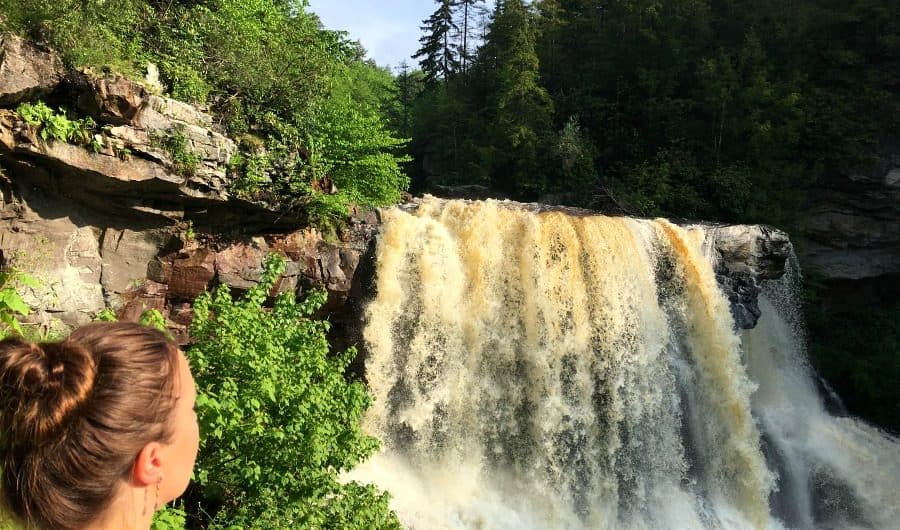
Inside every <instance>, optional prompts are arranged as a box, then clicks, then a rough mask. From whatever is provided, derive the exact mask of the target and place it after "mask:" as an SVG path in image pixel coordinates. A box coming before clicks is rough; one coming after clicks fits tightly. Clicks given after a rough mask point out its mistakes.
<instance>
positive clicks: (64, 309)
mask: <svg viewBox="0 0 900 530" xmlns="http://www.w3.org/2000/svg"><path fill="white" fill-rule="evenodd" d="M0 43H2V50H0V107H6V108H0V156H2V158H0V168H2V174H0V175H2V177H0V262H2V263H0V265H2V266H6V267H9V266H15V267H17V268H19V269H22V270H26V271H28V272H29V273H32V274H33V275H35V276H37V277H38V278H39V279H40V280H41V281H42V284H43V287H42V288H40V289H35V290H33V291H32V292H30V293H28V297H29V298H30V302H31V303H32V305H33V306H35V307H40V308H43V310H42V312H40V313H39V314H37V315H36V316H35V322H34V324H36V325H45V326H48V325H50V323H51V322H61V323H63V324H65V325H66V326H77V325H80V324H84V323H86V322H88V321H90V320H91V319H92V317H93V316H94V315H95V314H96V313H98V312H99V311H101V310H103V309H104V308H107V307H110V308H113V309H114V310H116V311H117V312H118V313H119V317H120V318H124V319H136V318H137V317H138V316H139V315H140V314H141V313H142V312H143V311H144V310H146V309H151V308H152V309H158V310H160V311H162V312H163V313H164V314H165V315H166V316H167V317H168V318H169V319H170V321H171V325H172V329H173V330H174V331H175V332H176V334H178V336H179V337H180V338H181V339H183V340H186V327H187V325H188V324H189V323H190V320H191V316H192V315H191V310H190V303H191V301H192V300H193V299H194V298H195V297H196V296H197V295H198V294H200V293H201V292H203V291H204V290H207V289H210V288H213V287H214V286H216V285H219V284H227V285H230V286H232V287H233V288H235V289H239V290H240V289H246V288H248V287H250V286H251V285H253V284H254V283H255V282H257V281H258V280H259V277H260V274H261V272H262V264H263V261H264V257H265V255H266V254H267V253H269V252H278V253H281V254H282V255H284V256H285V257H286V258H287V260H288V264H287V271H286V273H285V276H284V278H283V279H282V281H281V283H280V285H279V286H278V289H279V290H281V291H295V292H300V291H302V290H304V289H306V288H309V287H311V286H314V285H318V286H324V287H325V288H327V289H328V291H329V295H330V296H329V305H328V307H326V310H327V311H331V312H333V313H334V317H335V318H336V320H338V321H339V322H343V324H340V325H339V327H343V328H344V331H343V333H345V334H346V335H347V336H346V337H344V338H343V340H341V339H340V338H339V339H338V340H339V342H346V343H347V344H345V345H349V342H353V339H352V330H351V328H353V327H354V326H355V327H359V326H358V315H359V308H360V300H362V299H364V298H365V297H366V296H367V292H368V291H367V290H370V287H368V283H369V282H368V281H367V280H368V279H371V277H372V275H373V274H374V268H373V267H372V266H371V260H370V259H369V258H371V254H370V252H371V250H372V248H373V242H374V238H375V236H376V234H377V232H378V229H379V217H378V212H375V211H359V212H356V213H355V215H353V216H352V218H351V220H350V222H349V224H348V226H347V227H346V228H345V229H343V230H342V231H340V232H339V233H338V234H337V237H336V238H331V239H329V240H326V238H324V237H323V236H322V234H320V233H319V232H318V231H317V230H315V229H314V228H309V227H304V219H303V215H302V212H285V211H276V210H274V209H270V208H268V207H266V206H264V205H260V204H255V203H251V202H248V201H244V200H241V199H238V198H235V197H232V196H230V195H229V193H228V186H227V183H228V179H229V175H228V173H227V171H226V164H227V162H228V159H229V158H230V157H231V156H232V155H233V154H234V152H235V143H234V142H233V141H232V140H231V139H229V138H228V137H227V136H225V135H224V134H223V131H221V130H218V128H217V126H216V124H215V120H214V118H213V116H211V115H209V114H207V113H205V112H203V111H202V110H199V109H197V108H195V107H192V106H190V105H186V104H184V103H181V102H178V101H175V100H172V99H169V98H166V97H163V96H160V95H157V94H154V93H153V90H152V87H151V88H149V89H148V88H147V87H145V86H143V85H141V84H139V83H135V82H133V81H130V80H127V79H124V78H121V77H115V76H97V75H94V74H92V73H91V72H73V71H67V70H65V69H64V68H63V67H62V62H61V60H60V59H59V58H58V57H57V56H56V55H55V54H54V53H53V52H52V51H51V50H46V49H42V48H40V47H37V46H34V45H32V44H30V43H28V42H27V41H23V40H21V39H18V38H15V37H10V36H3V37H2V41H0ZM38 98H40V99H43V100H45V101H47V102H49V103H50V104H51V106H55V105H57V104H59V105H65V106H66V107H67V108H69V109H74V110H76V111H77V112H78V113H80V114H81V115H82V116H90V117H92V118H93V119H94V120H95V121H96V122H97V123H98V124H99V125H100V126H101V129H100V130H101V131H102V132H100V133H99V134H98V135H97V136H95V137H94V146H95V149H94V150H93V151H92V150H89V149H88V148H87V147H86V146H83V145H73V144H69V143H65V142H59V141H54V140H45V139H43V138H42V137H41V135H40V134H39V132H38V131H37V130H36V129H35V128H34V127H32V126H30V125H28V124H27V123H25V122H24V121H23V120H22V119H21V117H20V116H19V115H18V113H17V112H15V111H14V110H12V109H13V108H15V106H16V105H18V104H19V103H21V102H24V101H35V100H37V99H38ZM172 134H178V135H179V136H180V137H181V138H182V140H183V141H184V143H185V148H186V149H188V150H190V152H191V153H193V154H195V155H196V156H197V157H198V159H199V163H198V167H197V168H196V169H195V170H193V171H191V172H189V173H187V174H186V173H185V172H183V171H178V170H177V168H176V165H175V164H174V161H173V160H172V158H173V154H172V153H170V152H169V151H168V150H167V149H166V148H165V142H164V141H162V140H164V139H165V138H167V137H169V136H171V135H172ZM405 207H407V208H416V207H417V205H416V203H415V202H412V203H410V204H408V205H406V206H405ZM514 207H520V208H525V209H529V210H534V211H542V210H545V209H548V208H552V207H548V206H543V205H516V206H514ZM566 213H568V214H570V215H589V214H594V212H587V211H584V210H574V209H570V210H568V211H567V212H566ZM484 229H485V230H490V227H484ZM715 234H716V237H715V241H713V247H714V248H715V250H716V252H717V253H718V255H719V264H720V270H719V280H720V283H721V284H722V285H723V286H724V287H725V289H726V292H727V293H728V295H729V297H730V298H731V300H732V304H733V307H734V310H733V312H734V314H735V316H736V317H737V318H738V324H739V325H740V326H741V327H752V326H753V325H754V324H755V321H756V320H755V318H756V317H757V316H758V314H759V312H758V308H756V306H755V303H756V295H757V293H758V287H757V286H758V282H759V281H760V280H761V279H764V278H773V277H778V276H779V275H780V274H781V273H783V270H784V260H785V259H786V257H787V253H788V252H789V242H788V240H787V237H786V236H785V235H784V234H782V233H780V232H777V231H773V230H770V229H767V228H765V227H753V226H732V227H719V228H717V229H716V231H715ZM361 264H363V265H365V266H360V265H361ZM348 298H350V299H351V301H352V302H354V303H352V304H350V305H349V306H347V307H345V305H346V304H345V303H346V302H347V300H348Z"/></svg>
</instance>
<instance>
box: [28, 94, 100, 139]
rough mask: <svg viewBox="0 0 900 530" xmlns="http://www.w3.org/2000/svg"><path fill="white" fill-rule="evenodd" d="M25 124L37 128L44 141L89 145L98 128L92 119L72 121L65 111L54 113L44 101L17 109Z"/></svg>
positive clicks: (60, 110)
mask: <svg viewBox="0 0 900 530" xmlns="http://www.w3.org/2000/svg"><path fill="white" fill-rule="evenodd" d="M16 112H18V113H19V116H21V117H22V119H23V120H25V123H27V124H28V125H31V126H32V127H36V128H37V129H38V131H39V132H38V134H39V135H40V137H41V139H42V140H45V141H46V140H50V139H53V140H57V141H60V142H72V143H77V144H82V145H84V144H88V143H89V142H91V140H92V134H91V131H92V129H93V128H94V127H95V126H96V123H94V120H92V119H91V118H90V117H87V118H82V119H78V120H71V119H69V117H68V116H66V113H65V111H63V110H62V109H59V112H53V109H51V108H50V107H48V106H47V105H46V104H45V103H44V102H43V101H38V102H37V103H33V104H32V103H22V104H21V105H19V107H18V108H17V109H16Z"/></svg>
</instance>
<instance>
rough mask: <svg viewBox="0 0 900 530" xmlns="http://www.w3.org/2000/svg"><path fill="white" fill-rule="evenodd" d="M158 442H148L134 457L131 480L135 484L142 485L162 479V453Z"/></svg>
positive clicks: (156, 482)
mask: <svg viewBox="0 0 900 530" xmlns="http://www.w3.org/2000/svg"><path fill="white" fill-rule="evenodd" d="M161 449H162V445H160V444H159V442H150V443H148V444H147V445H145V446H144V448H143V449H141V451H140V452H139V453H138V455H137V457H135V459H134V467H133V468H132V470H131V480H133V481H134V484H135V486H139V487H143V486H149V485H151V484H158V483H159V482H160V481H161V480H162V464H163V453H162V451H161Z"/></svg>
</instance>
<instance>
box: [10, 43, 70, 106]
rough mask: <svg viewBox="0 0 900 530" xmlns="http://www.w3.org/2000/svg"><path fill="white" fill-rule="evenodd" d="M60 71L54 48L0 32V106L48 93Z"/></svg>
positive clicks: (15, 103)
mask: <svg viewBox="0 0 900 530" xmlns="http://www.w3.org/2000/svg"><path fill="white" fill-rule="evenodd" d="M64 73H65V68H64V67H63V63H62V60H61V59H60V58H59V55H57V54H56V52H54V51H52V50H49V49H46V48H42V47H40V46H38V45H36V44H34V43H32V42H29V41H27V40H24V39H22V38H20V37H17V36H15V35H12V34H9V33H4V34H0V106H14V105H17V104H19V103H21V102H23V101H27V100H29V99H34V98H39V97H42V96H44V95H47V94H49V93H50V92H52V91H53V89H54V88H56V85H57V84H59V82H60V81H61V80H62V78H63V75H64Z"/></svg>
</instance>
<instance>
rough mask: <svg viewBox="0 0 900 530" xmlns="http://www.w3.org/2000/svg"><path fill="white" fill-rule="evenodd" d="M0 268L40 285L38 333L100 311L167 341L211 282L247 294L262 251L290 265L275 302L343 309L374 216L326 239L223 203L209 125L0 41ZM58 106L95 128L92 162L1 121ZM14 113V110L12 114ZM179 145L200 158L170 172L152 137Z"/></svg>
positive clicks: (293, 217)
mask: <svg viewBox="0 0 900 530" xmlns="http://www.w3.org/2000/svg"><path fill="white" fill-rule="evenodd" d="M0 42H2V46H3V48H2V51H0V106H5V107H8V108H6V109H0V155H2V158H0V168H2V171H3V173H2V179H0V201H2V202H0V259H2V265H3V266H7V267H8V266H15V267H17V268H19V269H22V270H27V271H29V272H31V273H33V274H34V275H35V276H37V277H38V278H39V279H40V280H41V283H42V284H43V287H42V288H40V289H35V290H33V291H32V292H30V293H28V296H29V297H30V299H31V300H30V301H31V302H32V304H33V305H34V306H36V307H41V308H44V310H43V311H42V312H41V313H39V314H38V315H36V317H35V319H36V322H35V323H36V324H44V325H48V324H49V322H51V321H58V322H62V323H63V324H65V325H66V326H77V325H80V324H83V323H86V322H88V321H90V320H91V318H92V317H93V316H94V315H95V314H96V313H98V312H99V311H101V310H103V309H104V308H106V307H111V308H113V309H115V310H117V311H118V312H119V313H120V317H121V318H126V319H133V318H137V317H138V316H139V315H140V314H141V313H142V312H143V311H144V310H146V309H150V308H154V309H159V310H162V311H164V313H165V314H167V315H169V316H170V318H171V320H172V321H173V327H174V328H175V330H176V331H178V329H179V328H182V329H183V328H184V327H185V326H186V325H187V324H188V323H189V321H190V310H189V302H190V301H192V300H193V299H194V298H195V297H196V296H197V295H198V294H199V293H200V292H202V291H204V290H206V289H210V288H212V287H214V286H215V285H218V284H222V283H224V284H228V285H231V286H232V287H234V288H236V289H246V288H247V287H249V286H250V285H252V284H253V283H254V282H256V281H258V279H259V276H260V274H261V272H262V264H263V260H264V257H265V255H266V254H267V253H268V252H271V251H276V252H280V253H281V254H283V255H285V256H286V257H287V259H288V266H287V271H286V273H285V278H284V279H283V280H282V281H281V285H280V286H279V288H280V289H281V290H289V289H290V290H302V289H304V288H308V287H311V286H313V285H320V286H324V287H326V288H327V289H328V290H329V293H330V301H331V303H332V305H335V306H336V305H340V304H341V303H343V301H344V300H345V299H346V298H347V295H348V293H349V290H350V286H351V280H352V277H353V272H354V271H355V269H356V265H357V263H358V262H359V258H360V255H361V254H362V253H363V252H365V251H366V249H367V245H368V242H369V241H370V240H371V239H372V237H373V236H374V233H375V231H376V230H377V213H376V212H371V211H370V212H360V213H358V214H357V215H356V216H354V218H353V219H352V220H351V222H350V224H349V226H348V227H347V228H346V229H345V230H343V231H342V232H341V233H340V234H339V240H336V241H326V240H325V238H324V237H323V236H322V234H320V233H319V232H318V231H317V230H315V229H313V228H307V227H304V226H303V225H304V222H303V218H302V215H298V214H297V213H294V214H292V213H290V212H284V211H274V210H271V209H268V208H266V207H264V206H261V205H258V204H253V203H250V202H247V201H243V200H240V199H237V198H234V197H231V196H230V195H229V194H228V191H227V187H226V179H227V176H226V169H225V168H226V163H227V161H228V159H229V158H230V157H231V156H232V155H233V154H234V152H235V144H234V142H233V141H232V140H231V139H229V138H227V137H226V136H225V135H223V134H222V132H221V131H219V130H217V127H216V126H215V124H214V120H213V117H212V116H211V115H209V114H207V113H205V112H203V111H201V110H199V109H197V108H195V107H192V106H190V105H187V104H184V103H182V102H179V101H175V100H172V99H169V98H165V97H162V96H159V95H155V94H153V93H151V92H150V91H149V90H148V89H147V88H145V87H144V86H142V85H141V84H138V83H135V82H133V81H129V80H127V79H124V78H121V77H113V76H106V77H98V76H94V75H92V74H91V73H90V72H73V71H66V70H64V69H63V67H62V66H61V65H62V62H61V61H60V59H59V58H58V57H57V56H56V54H54V53H53V52H52V51H51V50H46V49H42V48H39V47H37V46H34V45H33V44H30V43H28V42H27V41H23V40H21V39H18V38H16V37H11V36H3V37H2V41H0ZM38 98H40V99H43V100H45V101H48V102H51V103H56V102H59V103H60V104H65V106H66V107H67V108H69V109H76V110H77V111H78V112H79V113H80V114H82V115H85V116H91V117H92V118H93V119H94V120H95V121H96V122H97V123H98V124H100V125H102V133H100V134H99V135H98V137H95V140H96V142H97V143H98V144H99V145H100V149H99V150H98V151H97V152H92V151H91V150H89V149H87V148H86V147H85V146H81V145H72V144H69V143H64V142H59V141H54V140H44V139H42V138H41V136H40V135H39V134H38V132H37V131H36V130H35V128H34V127H31V126H29V125H28V124H27V123H25V122H24V121H23V120H22V119H21V118H20V116H19V115H18V114H17V113H16V112H15V111H14V110H12V108H15V106H16V105H18V104H19V103H22V102H24V101H34V100H36V99H38ZM10 107H11V108H10ZM173 132H175V133H177V134H179V135H181V136H182V137H183V139H184V142H185V144H186V145H185V148H186V149H188V150H189V151H190V152H191V153H193V154H194V155H195V156H197V157H198V158H199V164H198V167H197V168H196V170H195V171H192V172H190V174H181V173H179V172H178V171H177V170H176V169H175V167H174V164H173V160H172V154H171V153H169V152H168V151H167V150H166V149H165V146H164V142H161V141H160V140H161V139H165V138H166V137H167V135H170V134H172V133H173Z"/></svg>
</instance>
